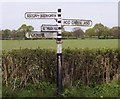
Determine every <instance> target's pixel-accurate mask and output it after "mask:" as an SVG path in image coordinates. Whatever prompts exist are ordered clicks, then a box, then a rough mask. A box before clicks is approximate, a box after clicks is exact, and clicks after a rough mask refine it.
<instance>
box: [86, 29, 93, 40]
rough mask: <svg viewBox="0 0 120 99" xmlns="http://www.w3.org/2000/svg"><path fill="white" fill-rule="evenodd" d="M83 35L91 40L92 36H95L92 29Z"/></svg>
mask: <svg viewBox="0 0 120 99" xmlns="http://www.w3.org/2000/svg"><path fill="white" fill-rule="evenodd" d="M85 35H86V36H89V37H90V38H91V37H92V36H95V32H94V29H93V28H89V29H87V30H86V31H85Z"/></svg>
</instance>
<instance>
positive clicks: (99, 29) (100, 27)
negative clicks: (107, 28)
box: [93, 23, 104, 39]
mask: <svg viewBox="0 0 120 99" xmlns="http://www.w3.org/2000/svg"><path fill="white" fill-rule="evenodd" d="M93 29H94V32H95V34H96V36H98V39H100V37H101V36H102V34H103V32H104V25H103V24H101V23H98V24H95V26H94V27H93Z"/></svg>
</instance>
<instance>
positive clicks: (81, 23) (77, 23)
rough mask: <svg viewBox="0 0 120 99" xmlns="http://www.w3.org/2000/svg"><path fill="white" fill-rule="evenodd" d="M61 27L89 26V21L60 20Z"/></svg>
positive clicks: (90, 23)
mask: <svg viewBox="0 0 120 99" xmlns="http://www.w3.org/2000/svg"><path fill="white" fill-rule="evenodd" d="M62 25H63V26H91V25H92V21H91V20H80V19H62Z"/></svg>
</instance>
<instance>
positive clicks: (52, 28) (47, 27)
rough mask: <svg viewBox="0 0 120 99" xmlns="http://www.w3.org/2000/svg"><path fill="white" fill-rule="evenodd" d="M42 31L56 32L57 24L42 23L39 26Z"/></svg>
mask: <svg viewBox="0 0 120 99" xmlns="http://www.w3.org/2000/svg"><path fill="white" fill-rule="evenodd" d="M41 31H42V32H51V33H52V32H57V31H58V25H50V24H43V25H42V26H41Z"/></svg>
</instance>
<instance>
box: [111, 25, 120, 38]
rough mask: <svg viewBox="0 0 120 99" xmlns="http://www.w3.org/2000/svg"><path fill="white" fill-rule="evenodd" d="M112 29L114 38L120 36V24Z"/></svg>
mask: <svg viewBox="0 0 120 99" xmlns="http://www.w3.org/2000/svg"><path fill="white" fill-rule="evenodd" d="M110 30H111V34H112V36H113V37H114V38H120V26H115V27H112V28H111V29H110Z"/></svg>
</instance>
